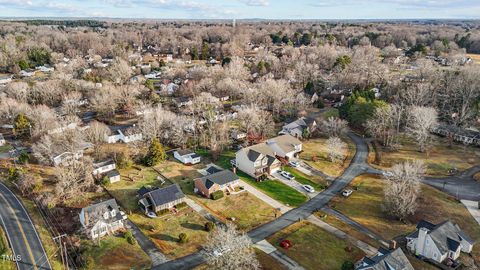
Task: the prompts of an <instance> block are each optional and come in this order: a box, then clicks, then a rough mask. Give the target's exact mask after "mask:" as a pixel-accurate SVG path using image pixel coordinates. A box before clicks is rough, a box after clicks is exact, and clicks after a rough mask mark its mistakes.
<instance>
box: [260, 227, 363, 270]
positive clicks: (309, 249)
mask: <svg viewBox="0 0 480 270" xmlns="http://www.w3.org/2000/svg"><path fill="white" fill-rule="evenodd" d="M284 239H287V240H289V241H290V242H291V243H292V247H290V248H289V249H285V248H282V247H280V242H281V241H282V240H284ZM267 240H268V242H270V243H271V244H272V245H274V246H275V247H277V248H278V249H279V250H280V251H281V252H282V253H285V255H287V256H288V257H290V258H292V259H293V260H295V261H296V262H297V263H299V264H300V265H301V266H303V267H305V268H306V269H315V270H331V269H341V267H342V264H343V263H344V262H345V261H349V262H352V263H354V262H356V261H358V260H360V259H361V258H362V257H363V256H364V255H365V254H364V253H363V252H362V251H361V250H360V249H358V248H357V247H355V246H353V245H352V244H351V243H349V242H348V241H345V240H343V239H340V238H338V237H336V236H334V235H333V234H330V233H328V232H327V231H325V230H323V229H321V228H319V227H317V226H315V225H313V224H311V223H308V222H306V221H303V222H298V223H295V224H293V225H290V226H289V227H287V228H285V229H283V230H281V231H279V232H277V233H275V234H274V235H272V236H270V237H268V238H267Z"/></svg>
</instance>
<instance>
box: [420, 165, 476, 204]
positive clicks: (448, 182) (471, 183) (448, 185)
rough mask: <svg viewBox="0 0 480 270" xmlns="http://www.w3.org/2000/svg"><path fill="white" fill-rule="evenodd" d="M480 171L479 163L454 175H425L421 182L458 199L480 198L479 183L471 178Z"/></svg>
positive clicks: (471, 199) (472, 199)
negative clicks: (435, 176)
mask: <svg viewBox="0 0 480 270" xmlns="http://www.w3.org/2000/svg"><path fill="white" fill-rule="evenodd" d="M478 172H480V165H477V166H473V167H471V168H470V169H468V170H466V171H464V172H461V173H459V174H457V175H454V176H449V177H444V178H432V177H426V178H425V179H424V180H423V183H425V184H428V185H430V186H432V187H434V188H436V189H439V190H441V191H443V192H445V193H447V194H450V195H452V196H454V197H456V198H457V199H459V200H470V201H478V200H480V183H479V182H478V181H475V180H474V179H473V176H474V175H475V174H476V173H478Z"/></svg>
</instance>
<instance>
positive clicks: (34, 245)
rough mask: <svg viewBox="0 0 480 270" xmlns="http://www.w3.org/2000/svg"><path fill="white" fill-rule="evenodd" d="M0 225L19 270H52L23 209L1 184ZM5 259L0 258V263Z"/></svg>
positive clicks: (11, 193)
mask: <svg viewBox="0 0 480 270" xmlns="http://www.w3.org/2000/svg"><path fill="white" fill-rule="evenodd" d="M0 223H1V225H2V227H3V228H4V230H5V232H6V235H7V238H8V241H9V243H10V246H11V248H12V251H13V254H14V257H15V258H17V259H16V264H17V268H18V269H19V270H27V269H28V270H49V269H52V267H51V265H50V263H49V262H48V257H47V255H46V253H45V250H44V249H43V246H42V242H41V241H40V238H39V237H38V234H37V231H36V229H35V225H33V222H32V220H31V219H30V216H29V215H28V213H27V211H26V210H25V207H23V204H22V203H21V202H20V201H19V199H18V198H17V197H16V196H15V195H14V194H13V192H12V191H10V190H9V189H8V188H7V187H6V186H5V185H4V184H3V183H0ZM5 259H7V258H2V257H0V261H1V260H5ZM9 259H12V258H9ZM0 265H1V262H0Z"/></svg>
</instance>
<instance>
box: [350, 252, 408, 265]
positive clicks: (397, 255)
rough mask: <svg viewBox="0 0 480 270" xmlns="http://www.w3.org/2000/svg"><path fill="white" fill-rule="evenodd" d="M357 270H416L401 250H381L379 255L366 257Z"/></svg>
mask: <svg viewBox="0 0 480 270" xmlns="http://www.w3.org/2000/svg"><path fill="white" fill-rule="evenodd" d="M355 269H356V270H367V269H368V270H392V269H401V270H414V268H413V266H412V265H411V264H410V261H408V259H407V257H406V256H405V254H404V253H403V251H402V249H401V248H397V249H395V250H387V249H384V248H379V249H378V253H377V255H375V256H374V257H371V258H368V257H364V258H363V259H362V261H361V264H360V265H359V266H358V267H356V268H355Z"/></svg>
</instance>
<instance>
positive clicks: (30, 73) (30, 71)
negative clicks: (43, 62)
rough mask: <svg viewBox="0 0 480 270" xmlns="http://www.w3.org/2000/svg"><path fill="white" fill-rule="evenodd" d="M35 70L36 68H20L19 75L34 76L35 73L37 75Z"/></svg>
mask: <svg viewBox="0 0 480 270" xmlns="http://www.w3.org/2000/svg"><path fill="white" fill-rule="evenodd" d="M35 72H36V70H34V69H25V70H20V73H19V75H20V76H21V77H32V76H33V75H35Z"/></svg>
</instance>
